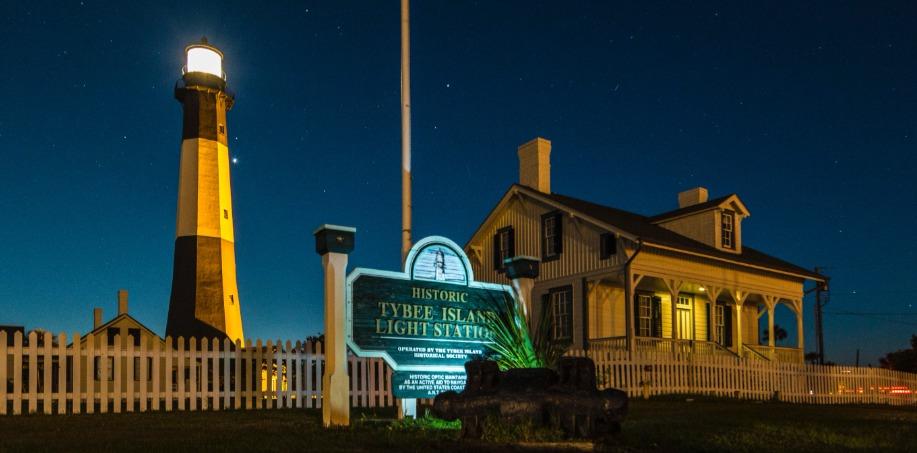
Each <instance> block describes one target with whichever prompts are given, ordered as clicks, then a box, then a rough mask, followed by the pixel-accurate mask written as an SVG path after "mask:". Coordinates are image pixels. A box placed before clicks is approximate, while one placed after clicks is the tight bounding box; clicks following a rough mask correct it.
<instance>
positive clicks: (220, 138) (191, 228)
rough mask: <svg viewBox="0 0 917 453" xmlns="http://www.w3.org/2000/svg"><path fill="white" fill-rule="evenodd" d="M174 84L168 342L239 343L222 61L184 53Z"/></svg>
mask: <svg viewBox="0 0 917 453" xmlns="http://www.w3.org/2000/svg"><path fill="white" fill-rule="evenodd" d="M185 57H186V64H185V67H184V68H183V69H182V77H181V79H179V80H178V82H176V84H175V99H176V100H178V102H180V103H181V105H182V112H183V121H182V141H181V159H180V164H179V182H178V212H177V216H176V217H177V219H176V232H175V258H174V263H173V269H172V294H171V297H170V300H169V317H168V321H167V323H166V335H169V336H172V337H178V336H183V337H185V338H188V337H197V338H201V337H208V338H213V337H217V338H229V339H230V340H232V341H234V342H235V341H236V340H240V341H244V336H243V334H242V312H241V309H240V306H239V289H238V287H237V285H236V254H235V236H234V233H233V210H232V190H231V189H230V178H229V167H230V162H231V161H230V157H229V147H228V145H227V139H226V132H227V124H226V112H228V111H229V109H230V108H232V105H233V95H232V93H230V92H229V91H228V90H227V88H226V74H225V73H224V72H223V53H222V52H220V50H219V49H217V48H216V47H213V46H211V45H210V44H208V43H207V39H206V38H203V39H202V40H201V42H200V43H197V44H192V45H190V46H188V47H187V48H186V49H185Z"/></svg>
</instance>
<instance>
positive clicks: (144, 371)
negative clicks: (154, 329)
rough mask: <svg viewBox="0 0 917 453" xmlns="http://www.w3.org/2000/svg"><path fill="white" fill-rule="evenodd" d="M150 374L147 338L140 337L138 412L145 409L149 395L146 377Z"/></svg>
mask: <svg viewBox="0 0 917 453" xmlns="http://www.w3.org/2000/svg"><path fill="white" fill-rule="evenodd" d="M149 375H150V350H149V338H144V337H141V339H140V379H139V382H140V384H139V388H138V390H139V399H140V412H146V411H147V403H148V401H147V400H148V396H149V387H148V385H149V384H148V377H149Z"/></svg>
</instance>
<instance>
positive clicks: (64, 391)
mask: <svg viewBox="0 0 917 453" xmlns="http://www.w3.org/2000/svg"><path fill="white" fill-rule="evenodd" d="M7 335H8V334H7V333H6V332H3V331H0V415H3V414H21V413H36V412H40V413H45V414H68V413H72V414H79V413H94V412H101V413H104V412H116V413H117V412H133V411H141V412H143V411H173V410H178V411H199V410H222V409H279V408H320V407H321V405H322V399H321V380H322V371H323V370H322V367H323V366H324V356H323V354H322V345H321V343H304V342H301V341H297V342H296V343H291V342H290V341H286V342H281V341H276V342H272V341H268V342H267V343H263V342H262V341H261V340H258V341H256V342H255V343H254V345H253V344H252V343H251V341H247V342H246V343H245V345H244V347H243V345H242V344H232V343H231V342H229V340H222V341H218V340H215V339H214V340H207V339H202V340H197V339H194V338H192V339H190V340H188V341H187V342H186V341H185V339H183V338H178V339H177V340H175V341H173V340H172V339H171V338H166V339H165V341H161V340H159V339H158V338H155V339H154V338H144V341H139V342H138V344H139V346H135V343H134V341H133V337H129V339H130V340H131V341H126V342H124V343H122V342H121V337H120V336H116V337H114V338H113V341H112V344H114V345H123V347H112V346H109V339H108V338H107V336H106V335H99V336H97V337H93V336H92V335H88V336H85V337H80V335H78V334H74V335H73V336H72V337H71V339H75V340H76V341H71V343H69V344H68V338H67V336H66V335H65V334H60V335H57V336H52V335H50V334H37V333H35V332H31V333H29V335H28V337H27V338H23V336H22V334H21V333H20V332H16V333H15V334H13V336H12V341H9V338H8V336H7ZM570 355H575V356H585V357H590V358H592V359H593V360H594V361H595V364H596V373H597V381H598V384H599V387H600V388H608V387H613V388H618V389H621V390H624V391H626V392H627V393H628V395H629V396H631V397H642V396H655V395H665V394H699V395H713V396H720V397H729V398H741V399H757V400H767V399H774V398H776V399H779V400H781V401H787V402H794V403H810V404H842V403H843V404H850V403H869V404H895V405H903V404H917V375H915V374H912V373H903V372H895V371H890V370H885V369H879V368H868V367H858V368H857V367H845V366H818V365H808V364H795V363H780V362H768V361H762V360H751V359H745V358H737V357H729V356H723V355H703V354H672V353H653V352H644V353H636V354H629V353H627V352H626V351H613V350H604V351H571V352H570ZM349 374H350V381H351V382H350V387H351V405H352V406H354V407H384V406H392V405H394V404H395V399H394V397H393V395H392V392H391V378H392V370H391V369H390V368H389V367H388V366H387V365H386V364H385V362H384V361H382V360H381V359H366V358H358V357H353V356H351V357H350V358H349Z"/></svg>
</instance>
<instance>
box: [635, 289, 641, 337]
mask: <svg viewBox="0 0 917 453" xmlns="http://www.w3.org/2000/svg"><path fill="white" fill-rule="evenodd" d="M634 336H637V337H639V336H640V295H639V294H634Z"/></svg>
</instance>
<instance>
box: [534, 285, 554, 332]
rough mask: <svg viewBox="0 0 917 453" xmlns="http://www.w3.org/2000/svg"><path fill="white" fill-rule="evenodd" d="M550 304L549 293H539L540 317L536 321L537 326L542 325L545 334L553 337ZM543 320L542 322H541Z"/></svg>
mask: <svg viewBox="0 0 917 453" xmlns="http://www.w3.org/2000/svg"><path fill="white" fill-rule="evenodd" d="M549 305H551V294H550V293H544V294H542V295H541V316H542V317H541V319H540V320H539V322H538V324H537V325H538V326H544V327H545V329H546V332H545V334H546V335H547V336H548V338H550V339H552V340H553V339H554V319H553V318H552V317H551V316H552V311H551V310H552V307H549ZM542 322H543V324H542Z"/></svg>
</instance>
